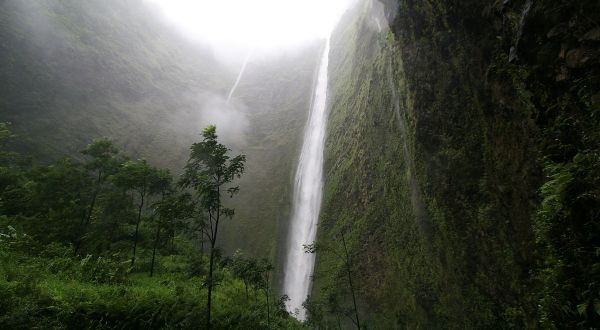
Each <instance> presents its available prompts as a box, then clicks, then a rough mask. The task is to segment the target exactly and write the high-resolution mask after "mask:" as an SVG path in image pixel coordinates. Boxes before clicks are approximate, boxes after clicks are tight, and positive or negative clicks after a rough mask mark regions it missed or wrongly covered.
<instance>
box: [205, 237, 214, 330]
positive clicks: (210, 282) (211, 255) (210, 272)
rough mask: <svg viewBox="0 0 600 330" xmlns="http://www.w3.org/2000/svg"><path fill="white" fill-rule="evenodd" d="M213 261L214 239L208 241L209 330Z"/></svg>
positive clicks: (207, 306) (208, 325) (207, 305)
mask: <svg viewBox="0 0 600 330" xmlns="http://www.w3.org/2000/svg"><path fill="white" fill-rule="evenodd" d="M214 262H215V239H214V238H213V239H212V240H211V242H210V261H209V266H208V298H207V301H206V309H207V311H208V318H207V329H208V330H210V326H211V325H210V311H211V305H212V288H213V267H214Z"/></svg>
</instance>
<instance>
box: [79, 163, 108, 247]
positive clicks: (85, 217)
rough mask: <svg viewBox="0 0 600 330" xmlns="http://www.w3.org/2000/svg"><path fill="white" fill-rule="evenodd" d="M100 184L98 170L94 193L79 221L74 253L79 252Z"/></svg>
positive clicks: (100, 174) (100, 179) (100, 173)
mask: <svg viewBox="0 0 600 330" xmlns="http://www.w3.org/2000/svg"><path fill="white" fill-rule="evenodd" d="M100 184H102V172H98V179H97V180H96V188H95V189H94V194H93V195H92V200H91V202H90V206H89V207H88V210H87V212H86V213H84V215H83V217H82V218H81V222H80V223H79V226H80V230H79V237H78V238H77V242H76V243H75V255H78V254H79V250H80V249H81V245H82V244H83V235H85V229H86V227H87V225H88V224H89V223H90V220H91V219H92V213H93V212H94V206H95V205H96V198H98V193H99V192H100Z"/></svg>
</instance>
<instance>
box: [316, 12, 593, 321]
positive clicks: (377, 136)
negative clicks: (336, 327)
mask: <svg viewBox="0 0 600 330" xmlns="http://www.w3.org/2000/svg"><path fill="white" fill-rule="evenodd" d="M598 12H600V4H598V3H597V2H594V1H537V2H532V1H460V2H457V1H453V2H443V1H436V0H426V1H410V0H399V1H393V0H386V1H382V2H372V3H371V2H367V3H365V4H364V5H363V4H360V5H358V6H357V7H356V8H355V9H354V10H353V11H352V12H350V13H348V14H347V15H346V17H344V19H343V20H342V22H341V23H340V26H339V27H338V29H337V30H336V31H335V32H334V35H333V37H332V53H331V65H330V81H331V83H330V95H331V97H330V100H329V104H330V118H329V129H328V130H329V132H328V137H327V145H326V165H325V175H326V187H325V199H324V204H323V205H324V206H323V211H322V215H321V223H320V228H319V244H320V250H319V252H318V257H317V259H318V261H317V269H316V273H315V287H314V289H313V298H312V299H311V301H312V304H311V305H310V308H311V309H312V312H313V313H312V314H313V316H312V320H313V322H315V323H318V322H325V323H326V322H334V323H335V322H337V319H338V318H339V320H341V322H349V321H348V320H349V319H350V317H346V316H344V315H351V316H352V315H353V310H354V308H353V304H352V303H351V302H352V299H351V296H352V291H354V294H355V296H356V297H357V305H358V308H359V317H361V318H363V319H362V320H361V321H362V322H363V323H367V324H369V325H370V326H371V327H374V328H419V327H420V328H460V329H464V328H533V327H536V326H542V327H544V328H552V327H558V328H563V327H581V326H584V327H585V326H586V325H588V326H589V325H591V324H594V323H595V322H598V316H599V314H598V313H597V312H598V311H599V310H600V300H599V299H598V296H599V293H598V280H597V278H598V275H599V274H598V271H599V265H600V261H599V258H598V254H597V251H596V250H595V249H597V248H596V247H597V246H598V242H599V237H600V235H599V229H598V214H600V213H599V210H600V202H599V200H600V197H599V196H600V194H599V192H598V188H597V187H598V183H599V178H598V174H597V173H600V172H598V167H599V166H598V164H599V163H600V162H599V159H598V144H599V141H600V139H598V138H599V134H598V133H599V127H600V126H599V125H598V124H599V123H598V110H599V103H600V94H599V93H598V86H599V79H598V74H599V71H600V70H599V69H598V68H599V65H598V54H599V47H598V46H599V39H600V36H599V34H600V30H599V27H598V15H597V13H598ZM387 26H389V30H388V29H387ZM344 245H345V246H346V248H347V250H348V256H349V257H350V258H346V257H345V251H344ZM348 261H349V263H348ZM347 264H349V266H350V267H346V265H347ZM348 269H349V270H350V272H349V273H350V276H348ZM349 279H352V284H353V285H352V287H353V290H352V289H351V285H350V281H349ZM336 306H338V307H336ZM352 317H353V316H352ZM344 320H345V321H344Z"/></svg>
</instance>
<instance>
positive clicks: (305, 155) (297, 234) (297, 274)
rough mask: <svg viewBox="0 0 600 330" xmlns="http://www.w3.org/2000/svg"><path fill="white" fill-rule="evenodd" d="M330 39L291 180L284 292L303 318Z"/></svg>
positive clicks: (318, 192)
mask: <svg viewBox="0 0 600 330" xmlns="http://www.w3.org/2000/svg"><path fill="white" fill-rule="evenodd" d="M328 65H329V39H327V42H326V44H325V50H324V51H323V56H322V59H321V65H320V68H319V73H318V78H317V85H316V87H315V91H314V98H313V104H312V108H311V111H310V114H309V118H308V124H307V126H306V129H305V131H304V144H303V145H302V152H301V154H300V161H299V162H298V168H297V170H296V177H295V180H294V195H293V205H292V217H291V221H290V228H289V234H288V253H287V259H286V264H285V276H284V284H283V288H284V292H285V293H286V294H287V295H288V296H289V298H290V300H289V302H288V305H287V307H288V310H289V311H290V312H292V313H297V314H296V317H297V318H298V319H299V320H301V321H303V320H304V319H305V317H306V311H305V310H304V308H303V307H302V303H303V302H304V300H306V297H307V296H308V294H309V291H310V288H311V277H312V274H313V269H314V266H315V255H314V254H308V253H304V248H303V245H304V244H310V243H312V242H313V241H314V240H315V238H316V234H317V222H318V219H319V211H320V209H321V197H322V195H323V147H324V143H325V124H326V121H327V84H328V77H327V71H328Z"/></svg>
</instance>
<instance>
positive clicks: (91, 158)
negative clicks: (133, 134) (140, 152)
mask: <svg viewBox="0 0 600 330" xmlns="http://www.w3.org/2000/svg"><path fill="white" fill-rule="evenodd" d="M81 153H82V154H84V155H85V156H87V158H88V159H87V161H86V162H85V164H84V166H85V168H86V170H88V172H89V173H90V175H91V176H93V177H94V182H93V188H92V195H91V197H90V200H89V204H88V207H87V210H86V211H85V212H83V216H82V217H81V221H80V224H79V227H80V230H79V236H78V238H77V241H76V243H75V254H76V255H77V254H78V253H79V250H80V249H81V245H82V244H83V239H84V237H85V234H86V229H87V226H88V225H89V223H90V220H91V219H92V215H93V213H94V208H95V206H96V201H97V199H98V194H100V191H101V189H102V187H103V185H104V183H105V182H106V180H107V179H108V177H109V176H110V175H111V174H113V173H115V172H116V171H117V170H118V168H119V164H120V163H121V162H122V159H121V157H119V150H118V149H117V148H116V147H115V146H114V145H113V143H112V141H111V140H110V139H108V138H101V139H95V140H93V141H92V143H90V144H89V145H88V146H87V147H86V148H85V149H84V150H82V151H81Z"/></svg>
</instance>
